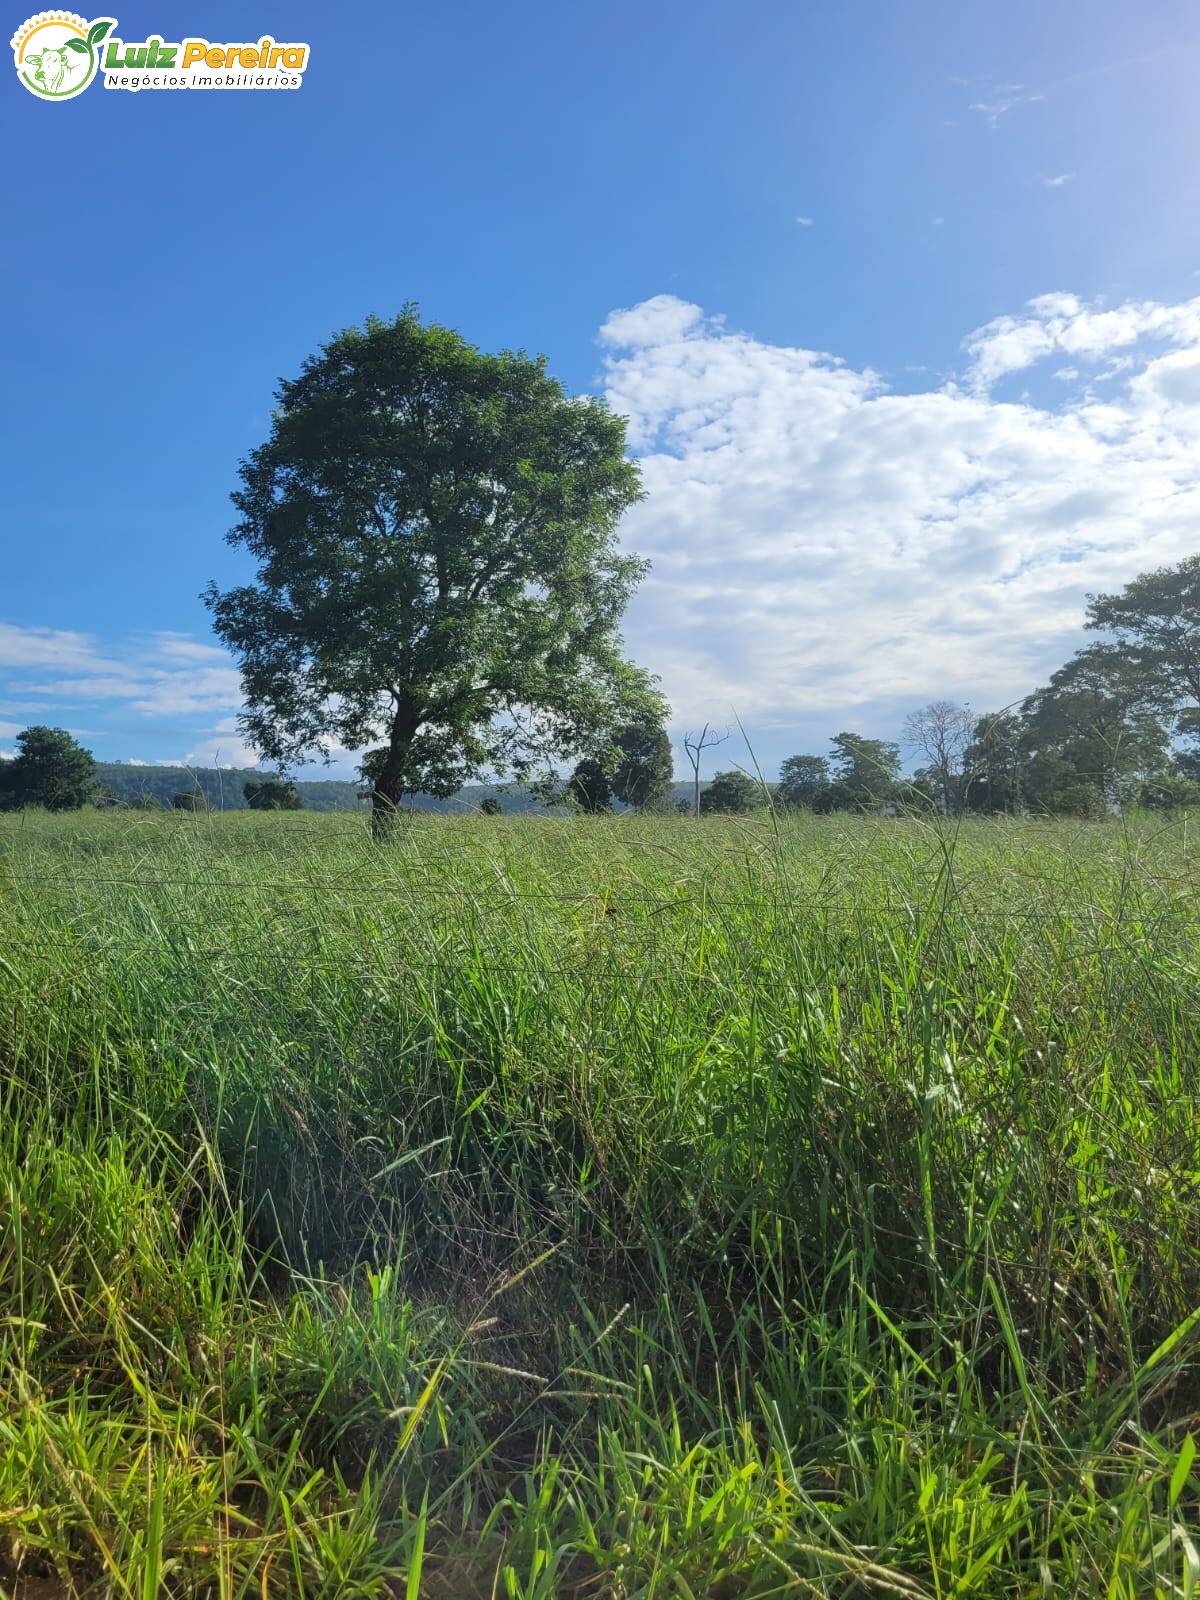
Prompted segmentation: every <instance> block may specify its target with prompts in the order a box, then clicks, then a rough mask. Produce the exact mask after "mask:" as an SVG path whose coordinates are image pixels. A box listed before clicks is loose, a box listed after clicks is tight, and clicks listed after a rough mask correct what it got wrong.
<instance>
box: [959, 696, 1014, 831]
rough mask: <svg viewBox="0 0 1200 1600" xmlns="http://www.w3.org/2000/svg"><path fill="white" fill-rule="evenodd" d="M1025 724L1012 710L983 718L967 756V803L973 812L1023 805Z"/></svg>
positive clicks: (993, 712) (989, 812) (988, 811)
mask: <svg viewBox="0 0 1200 1600" xmlns="http://www.w3.org/2000/svg"><path fill="white" fill-rule="evenodd" d="M1023 733H1024V724H1023V723H1022V721H1021V718H1020V717H1019V716H1017V715H1015V714H1014V713H1013V712H1011V711H989V712H987V713H986V714H985V715H984V716H982V717H980V719H979V721H978V722H977V723H976V724H975V728H974V731H973V732H972V735H971V742H970V744H969V745H968V746H967V750H966V754H965V756H964V757H963V765H964V767H965V770H966V774H967V786H966V803H967V805H969V806H970V808H971V809H972V810H973V811H984V812H987V813H988V814H989V815H992V814H994V813H996V812H1001V811H1004V812H1007V811H1019V810H1020V809H1021V805H1022V799H1023V790H1022V773H1023V770H1024V765H1025V758H1026V752H1025V746H1024V744H1023V743H1022V735H1023Z"/></svg>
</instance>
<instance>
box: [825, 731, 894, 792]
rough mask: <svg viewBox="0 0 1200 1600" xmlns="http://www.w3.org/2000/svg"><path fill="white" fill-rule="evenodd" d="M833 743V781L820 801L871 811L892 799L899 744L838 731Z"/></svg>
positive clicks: (832, 740)
mask: <svg viewBox="0 0 1200 1600" xmlns="http://www.w3.org/2000/svg"><path fill="white" fill-rule="evenodd" d="M829 742H830V744H831V745H832V746H833V758H832V765H833V782H832V783H831V784H830V786H829V788H828V790H827V791H826V792H825V795H824V797H823V801H822V803H823V804H824V805H826V806H827V807H828V808H829V809H830V810H833V811H873V810H876V809H877V808H878V807H880V806H882V805H884V804H886V803H887V802H888V801H889V800H891V799H893V798H894V796H895V794H896V792H897V786H898V784H899V781H900V747H899V745H895V744H891V743H890V742H889V741H888V740H886V739H865V738H863V736H862V734H859V733H839V734H835V735H834V737H833V738H832V739H831V740H830V741H829Z"/></svg>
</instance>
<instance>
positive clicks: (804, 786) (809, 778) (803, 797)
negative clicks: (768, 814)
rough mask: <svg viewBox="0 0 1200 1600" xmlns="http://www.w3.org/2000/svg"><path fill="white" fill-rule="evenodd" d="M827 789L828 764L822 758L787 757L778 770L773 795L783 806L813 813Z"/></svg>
mask: <svg viewBox="0 0 1200 1600" xmlns="http://www.w3.org/2000/svg"><path fill="white" fill-rule="evenodd" d="M828 788H829V763H828V761H826V759H825V757H824V756H788V758H787V760H786V761H785V762H784V763H783V765H782V766H781V767H780V769H779V785H778V787H777V788H776V791H775V795H776V798H777V799H778V800H779V801H780V803H781V804H783V805H785V806H803V807H804V808H805V809H806V810H808V811H815V810H817V808H818V807H819V806H820V804H821V802H822V800H823V798H824V796H825V793H826V791H827V790H828Z"/></svg>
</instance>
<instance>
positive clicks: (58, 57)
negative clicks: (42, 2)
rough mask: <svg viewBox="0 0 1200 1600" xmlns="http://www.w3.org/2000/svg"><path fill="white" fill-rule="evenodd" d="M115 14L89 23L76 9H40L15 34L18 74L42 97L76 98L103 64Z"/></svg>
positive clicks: (14, 57) (14, 47)
mask: <svg viewBox="0 0 1200 1600" xmlns="http://www.w3.org/2000/svg"><path fill="white" fill-rule="evenodd" d="M116 25H117V24H116V18H115V17H97V18H96V19H95V20H94V21H93V22H90V23H89V22H87V21H85V19H84V18H83V17H79V16H76V15H75V13H74V12H73V11H39V12H38V14H37V16H36V17H30V18H29V20H28V21H27V22H25V23H23V24H22V26H21V27H20V28H18V29H17V31H16V33H14V34H13V36H12V40H11V43H12V50H13V60H14V61H15V63H16V68H17V76H18V77H19V78H20V80H21V82H22V83H23V84H24V85H25V87H26V88H27V89H28V90H29V92H30V94H35V95H37V97H38V98H39V99H40V100H73V99H74V98H75V96H76V95H77V94H82V93H83V91H84V90H85V89H86V88H87V86H88V84H89V83H91V81H92V79H93V78H94V77H95V76H96V73H97V70H98V69H99V66H100V44H101V41H102V40H103V39H104V38H105V36H106V35H107V34H108V33H109V32H111V30H112V29H113V28H115V27H116Z"/></svg>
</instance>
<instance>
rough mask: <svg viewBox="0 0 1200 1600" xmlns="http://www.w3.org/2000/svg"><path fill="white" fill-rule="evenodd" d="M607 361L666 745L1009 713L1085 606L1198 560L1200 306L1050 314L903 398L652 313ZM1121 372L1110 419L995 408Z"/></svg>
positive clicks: (709, 323)
mask: <svg viewBox="0 0 1200 1600" xmlns="http://www.w3.org/2000/svg"><path fill="white" fill-rule="evenodd" d="M601 342H602V345H603V347H604V350H605V355H604V370H603V384H604V388H605V391H606V393H607V396H608V399H609V401H610V403H611V405H612V406H613V408H614V409H615V410H617V411H620V412H622V413H624V414H625V415H626V416H628V418H629V419H630V436H631V439H632V441H633V442H634V445H635V448H636V449H637V450H638V451H639V453H640V455H641V457H642V466H643V472H644V476H645V483H646V488H647V490H648V491H649V493H648V497H647V499H646V501H645V502H643V504H642V505H640V506H639V507H637V508H636V509H635V511H634V512H633V513H632V514H631V515H630V517H629V518H628V520H627V523H626V537H627V541H628V544H629V545H630V547H631V548H633V549H635V550H638V551H639V552H641V553H643V554H645V555H648V556H650V557H651V559H652V561H653V563H654V567H653V572H652V575H651V577H650V578H649V580H648V581H647V583H646V584H645V585H644V586H643V588H642V590H641V591H640V593H639V595H638V597H637V598H636V600H635V602H634V605H633V608H632V610H631V613H630V617H629V625H628V627H627V630H626V631H627V636H628V639H629V643H630V648H631V651H632V653H633V654H634V655H635V657H636V658H637V659H639V660H641V661H644V662H645V663H646V664H647V665H649V666H651V667H652V668H653V669H654V670H656V671H657V672H659V673H660V675H661V676H662V679H663V685H664V688H665V690H666V692H667V694H668V696H669V697H670V699H671V700H672V702H673V704H674V707H675V713H676V721H677V725H679V726H685V725H687V724H689V723H691V722H698V721H700V720H702V719H703V718H704V717H706V716H710V715H711V716H715V717H716V718H717V719H719V720H720V719H723V718H724V717H725V716H726V715H727V714H728V710H729V708H730V706H732V707H734V708H735V709H736V710H737V712H738V713H739V715H741V717H742V718H743V720H744V721H747V722H748V723H750V724H752V725H754V726H756V727H757V728H758V729H759V730H768V731H769V730H770V729H772V728H775V729H787V728H797V727H801V726H818V725H819V726H821V727H823V728H824V729H826V730H827V731H834V729H835V728H836V727H837V726H839V725H843V723H844V722H849V723H850V725H852V726H853V725H855V723H856V722H857V724H858V725H859V726H860V727H864V728H865V729H866V731H870V728H869V727H868V726H867V725H868V724H871V725H874V726H883V725H886V724H887V722H888V720H889V719H890V718H893V717H894V715H895V712H896V710H897V709H898V708H902V707H906V706H910V705H914V704H920V703H921V702H922V701H923V700H926V699H929V698H932V697H934V696H940V695H943V694H947V693H949V694H953V695H957V696H962V697H964V698H967V699H969V700H970V701H971V702H972V703H973V704H976V705H978V706H980V707H981V708H982V707H984V706H995V705H1000V704H1005V703H1007V702H1008V701H1011V700H1013V699H1015V698H1017V697H1019V696H1021V695H1023V694H1025V693H1026V692H1028V691H1029V690H1030V689H1031V688H1033V687H1034V686H1035V684H1036V683H1037V682H1038V681H1039V680H1040V679H1042V678H1044V675H1045V674H1046V673H1047V672H1048V671H1050V670H1052V668H1053V667H1054V666H1056V665H1058V664H1059V663H1060V662H1061V661H1062V660H1063V659H1064V657H1065V655H1066V654H1068V653H1069V652H1070V650H1071V649H1073V648H1074V647H1075V645H1076V644H1077V643H1078V642H1080V640H1081V638H1082V635H1081V632H1080V626H1081V621H1082V612H1083V606H1084V601H1085V594H1086V592H1087V591H1089V590H1096V589H1108V588H1112V587H1114V586H1119V585H1120V584H1122V583H1124V582H1125V581H1127V580H1128V579H1129V578H1130V577H1131V576H1132V575H1133V574H1134V573H1135V572H1137V571H1139V570H1141V569H1143V568H1145V567H1147V566H1151V565H1154V564H1156V563H1159V562H1165V561H1173V560H1177V559H1179V558H1180V557H1181V556H1182V555H1184V554H1188V553H1191V552H1192V551H1193V550H1194V549H1195V548H1196V547H1197V543H1198V541H1197V534H1196V529H1197V527H1198V526H1200V450H1198V448H1197V446H1198V445H1200V301H1195V302H1188V303H1185V304H1182V305H1174V306H1167V305H1157V304H1152V303H1146V302H1142V303H1136V304H1128V305H1122V306H1117V307H1114V308H1105V307H1100V306H1094V305H1088V304H1085V303H1084V302H1082V301H1080V300H1079V299H1078V298H1077V297H1075V296H1073V295H1066V294H1056V295H1046V296H1042V297H1041V298H1039V299H1038V300H1035V301H1033V302H1031V304H1030V305H1029V306H1028V307H1026V309H1025V311H1024V312H1022V313H1020V314H1019V315H1016V316H1012V317H1002V318H998V319H996V321H994V322H992V323H989V324H988V326H987V327H985V328H982V329H979V330H977V331H976V332H975V333H973V334H971V335H969V336H968V338H967V340H966V341H965V350H966V353H967V356H968V358H969V362H970V366H969V369H968V373H967V382H966V383H965V384H962V385H960V384H956V383H950V384H947V385H945V386H943V387H941V388H938V389H935V390H928V391H926V392H919V393H913V394H903V395H898V394H893V393H891V392H889V390H888V388H887V385H886V384H885V383H884V382H883V380H882V379H881V377H880V376H879V375H878V374H877V373H875V372H873V371H871V370H870V369H866V368H864V369H856V368H853V367H850V366H848V365H846V364H845V363H844V362H841V361H839V360H837V359H836V358H835V357H833V356H831V355H828V354H825V353H822V352H820V351H817V350H808V349H804V348H802V347H794V346H781V345H775V344H770V343H767V342H765V341H763V340H759V339H756V338H754V337H753V336H751V335H749V334H745V333H741V332H737V331H734V330H731V329H729V328H727V327H726V326H725V324H724V322H723V321H722V319H720V318H715V317H712V316H709V315H706V314H705V312H704V311H703V309H702V308H701V307H700V306H697V305H692V304H689V303H686V302H684V301H680V300H676V299H674V298H673V297H671V296H667V295H659V296H656V297H655V298H654V299H653V300H650V301H646V302H644V303H643V304H642V305H640V306H633V307H631V308H628V309H625V310H621V311H617V312H614V313H613V314H612V316H610V317H609V318H608V320H607V321H606V322H605V324H604V328H603V329H602V330H601ZM1164 344H1165V345H1167V346H1168V347H1169V348H1168V349H1167V350H1166V351H1164V350H1163V349H1162V346H1163V345H1164ZM1115 351H1121V352H1123V354H1122V356H1121V357H1120V359H1124V360H1128V361H1129V366H1128V367H1127V368H1126V369H1125V370H1124V371H1123V372H1122V373H1121V374H1120V377H1121V383H1120V384H1116V383H1115V382H1114V386H1113V387H1112V388H1111V389H1109V390H1107V391H1106V396H1107V397H1106V398H1105V399H1104V400H1103V401H1102V402H1101V401H1099V400H1097V399H1096V398H1095V397H1094V395H1092V394H1091V393H1089V392H1086V391H1085V393H1084V395H1083V396H1082V397H1080V398H1078V399H1076V400H1074V401H1069V402H1066V403H1064V402H1063V401H1062V392H1061V391H1059V401H1058V403H1056V404H1055V405H1054V406H1049V405H1047V406H1041V405H1037V404H1034V403H1033V402H1032V401H1031V400H1029V399H1023V400H1022V401H1021V402H1019V403H1013V402H1009V401H999V400H996V399H994V398H993V397H992V396H991V394H990V392H989V390H990V386H991V385H992V384H993V383H994V382H995V381H997V380H998V379H999V378H1001V377H1003V376H1005V375H1007V374H1009V373H1012V372H1016V371H1021V370H1024V369H1026V368H1029V367H1031V366H1033V365H1034V364H1035V363H1037V362H1039V361H1041V360H1043V359H1045V358H1046V357H1048V356H1050V355H1052V354H1053V355H1059V356H1061V354H1062V353H1064V352H1065V353H1068V354H1069V355H1070V357H1071V359H1072V361H1073V362H1074V363H1075V364H1076V367H1077V369H1078V368H1079V367H1081V366H1083V365H1085V364H1087V363H1090V362H1094V361H1097V360H1099V359H1106V360H1107V359H1110V358H1111V357H1112V353H1113V352H1115ZM1059 370H1060V371H1061V370H1065V369H1061V368H1060V369H1059ZM1107 375H1108V376H1109V377H1110V378H1113V377H1114V374H1113V373H1112V372H1111V370H1110V371H1109V372H1108V373H1107ZM768 743H769V740H768ZM781 753H787V752H786V750H782V749H781Z"/></svg>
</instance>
